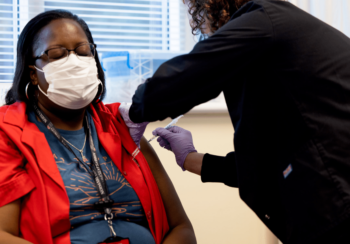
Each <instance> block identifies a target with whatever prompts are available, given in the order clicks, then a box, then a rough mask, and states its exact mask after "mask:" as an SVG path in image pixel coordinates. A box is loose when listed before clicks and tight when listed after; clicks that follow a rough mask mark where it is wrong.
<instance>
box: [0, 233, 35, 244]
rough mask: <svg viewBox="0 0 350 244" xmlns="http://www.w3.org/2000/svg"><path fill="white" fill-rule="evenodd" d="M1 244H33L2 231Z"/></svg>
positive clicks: (0, 234) (0, 235)
mask: <svg viewBox="0 0 350 244" xmlns="http://www.w3.org/2000/svg"><path fill="white" fill-rule="evenodd" d="M0 244H31V243H30V242H28V241H26V240H24V239H22V238H19V237H17V236H14V235H11V234H10V233H7V232H5V231H0Z"/></svg>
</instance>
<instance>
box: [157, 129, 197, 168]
mask: <svg viewBox="0 0 350 244" xmlns="http://www.w3.org/2000/svg"><path fill="white" fill-rule="evenodd" d="M152 133H153V135H158V136H159V137H158V139H157V141H158V142H159V145H160V146H161V147H164V148H166V149H168V150H171V151H173V153H174V154H175V158H176V162H177V164H178V165H179V166H180V167H181V168H182V170H183V171H185V168H184V163H185V159H186V157H187V155H188V154H189V153H191V152H197V150H196V149H195V148H194V146H193V140H192V134H191V132H189V131H188V130H185V129H182V128H181V127H178V126H173V127H171V128H170V129H168V130H167V129H164V128H157V129H155V130H154V131H153V132H152Z"/></svg>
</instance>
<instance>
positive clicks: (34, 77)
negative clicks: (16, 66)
mask: <svg viewBox="0 0 350 244" xmlns="http://www.w3.org/2000/svg"><path fill="white" fill-rule="evenodd" d="M29 69H30V71H29V76H30V81H31V82H32V85H34V86H36V85H37V84H38V75H37V74H36V68H35V66H34V65H29Z"/></svg>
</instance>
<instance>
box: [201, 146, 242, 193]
mask: <svg viewBox="0 0 350 244" xmlns="http://www.w3.org/2000/svg"><path fill="white" fill-rule="evenodd" d="M201 179H202V182H221V183H224V184H225V185H228V186H232V187H238V177H237V167H236V157H235V152H231V153H229V154H227V155H226V157H221V156H215V155H211V154H208V153H207V154H205V155H204V158H203V164H202V171H201Z"/></svg>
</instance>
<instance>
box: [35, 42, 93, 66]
mask: <svg viewBox="0 0 350 244" xmlns="http://www.w3.org/2000/svg"><path fill="white" fill-rule="evenodd" d="M71 51H74V53H75V55H76V56H77V57H78V58H79V59H82V60H86V57H91V58H94V57H95V54H96V44H92V43H87V44H82V45H80V46H78V47H76V48H75V49H72V50H69V49H67V48H65V47H55V48H50V49H47V50H45V51H43V52H42V53H41V54H40V55H39V56H36V57H35V58H34V62H35V61H36V60H37V59H41V58H43V57H44V56H45V55H46V57H47V61H48V62H55V61H58V60H62V59H66V61H67V60H68V56H69V54H70V52H71Z"/></svg>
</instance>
